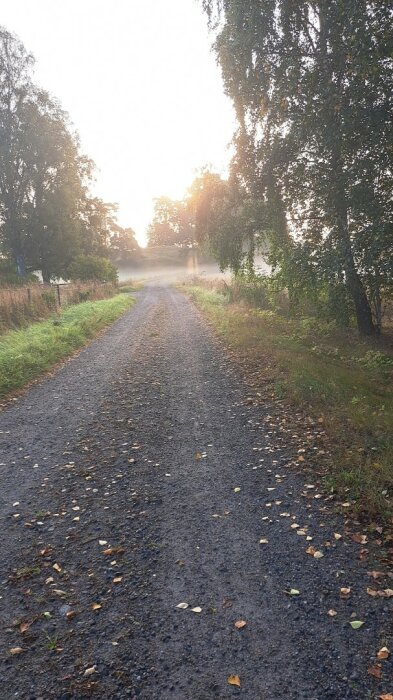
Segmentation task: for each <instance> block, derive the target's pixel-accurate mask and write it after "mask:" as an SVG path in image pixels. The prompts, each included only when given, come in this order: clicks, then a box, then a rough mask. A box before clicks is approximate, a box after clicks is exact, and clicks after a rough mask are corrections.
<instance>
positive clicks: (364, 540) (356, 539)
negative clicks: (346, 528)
mask: <svg viewBox="0 0 393 700" xmlns="http://www.w3.org/2000/svg"><path fill="white" fill-rule="evenodd" d="M351 539H352V540H353V541H354V542H357V543H358V544H367V535H361V534H360V533H356V534H355V535H352V537H351Z"/></svg>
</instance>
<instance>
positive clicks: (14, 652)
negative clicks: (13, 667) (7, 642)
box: [10, 647, 23, 656]
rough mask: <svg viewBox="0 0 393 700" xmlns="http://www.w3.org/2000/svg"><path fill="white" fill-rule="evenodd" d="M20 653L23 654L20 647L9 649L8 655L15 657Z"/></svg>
mask: <svg viewBox="0 0 393 700" xmlns="http://www.w3.org/2000/svg"><path fill="white" fill-rule="evenodd" d="M22 653H23V649H22V647H11V649H10V654H11V655H12V656H17V655H18V654H22Z"/></svg>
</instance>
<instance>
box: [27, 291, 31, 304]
mask: <svg viewBox="0 0 393 700" xmlns="http://www.w3.org/2000/svg"><path fill="white" fill-rule="evenodd" d="M27 302H28V303H29V304H31V289H30V287H27Z"/></svg>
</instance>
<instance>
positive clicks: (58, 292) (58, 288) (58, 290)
mask: <svg viewBox="0 0 393 700" xmlns="http://www.w3.org/2000/svg"><path fill="white" fill-rule="evenodd" d="M56 288H57V300H58V302H59V306H61V296H60V285H59V284H57V285H56Z"/></svg>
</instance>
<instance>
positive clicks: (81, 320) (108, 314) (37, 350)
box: [0, 294, 134, 397]
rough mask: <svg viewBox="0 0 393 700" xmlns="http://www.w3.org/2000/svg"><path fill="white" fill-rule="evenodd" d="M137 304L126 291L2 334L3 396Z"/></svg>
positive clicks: (0, 390)
mask: <svg viewBox="0 0 393 700" xmlns="http://www.w3.org/2000/svg"><path fill="white" fill-rule="evenodd" d="M133 303H134V300H133V299H132V297H130V296H127V295H125V294H119V295H117V296H115V297H113V298H112V299H105V300H103V301H94V302H86V303H84V304H78V305H76V306H70V307H69V308H67V309H66V310H65V311H63V312H62V313H61V315H60V316H56V317H54V318H52V319H48V320H46V321H42V322H40V323H34V324H32V325H31V326H29V327H28V328H26V329H23V330H18V331H10V332H9V333H5V334H4V335H2V336H0V396H1V397H3V396H6V395H7V394H8V393H9V392H11V391H15V390H16V389H19V388H20V387H22V386H24V385H25V384H26V383H27V382H29V381H31V380H32V379H35V378H36V377H38V376H39V375H40V374H42V373H43V372H45V371H46V370H47V369H49V368H50V367H51V366H52V365H54V364H55V363H56V362H58V361H59V360H61V359H63V358H65V357H67V356H68V355H70V354H71V353H72V352H74V351H75V350H77V349H78V348H80V347H82V346H83V345H84V344H85V343H86V342H88V340H90V338H92V337H93V336H94V335H95V334H96V333H97V332H98V331H100V330H101V329H102V328H105V326H107V325H109V324H110V323H112V322H113V321H115V320H116V318H118V317H119V316H120V315H121V314H122V313H124V312H125V311H126V310H127V309H128V308H129V307H130V306H131V305H132V304H133ZM54 320H56V321H57V323H56V324H54V322H53V321H54Z"/></svg>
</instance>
